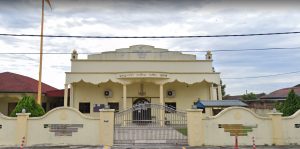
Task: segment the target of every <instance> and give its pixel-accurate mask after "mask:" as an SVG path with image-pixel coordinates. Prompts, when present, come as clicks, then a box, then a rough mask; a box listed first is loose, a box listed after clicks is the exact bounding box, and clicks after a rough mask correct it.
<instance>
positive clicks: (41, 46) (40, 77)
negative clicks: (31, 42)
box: [37, 0, 45, 105]
mask: <svg viewBox="0 0 300 149" xmlns="http://www.w3.org/2000/svg"><path fill="white" fill-rule="evenodd" d="M44 5H45V0H42V21H41V43H40V64H39V83H38V98H37V103H38V104H39V105H41V103H42V66H43V35H44Z"/></svg>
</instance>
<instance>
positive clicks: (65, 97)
mask: <svg viewBox="0 0 300 149" xmlns="http://www.w3.org/2000/svg"><path fill="white" fill-rule="evenodd" d="M67 106H68V84H65V94H64V107H67Z"/></svg>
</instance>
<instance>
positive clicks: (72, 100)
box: [70, 84, 74, 107]
mask: <svg viewBox="0 0 300 149" xmlns="http://www.w3.org/2000/svg"><path fill="white" fill-rule="evenodd" d="M70 107H74V87H73V84H70Z"/></svg>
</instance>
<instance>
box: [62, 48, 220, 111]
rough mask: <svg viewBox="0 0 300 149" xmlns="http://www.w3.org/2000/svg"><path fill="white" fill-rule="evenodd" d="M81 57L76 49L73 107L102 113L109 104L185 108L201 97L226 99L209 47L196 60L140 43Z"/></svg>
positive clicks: (69, 76)
mask: <svg viewBox="0 0 300 149" xmlns="http://www.w3.org/2000/svg"><path fill="white" fill-rule="evenodd" d="M77 57H78V54H77V52H76V51H75V50H74V51H73V54H72V59H71V72H66V83H65V84H66V85H65V90H66V91H65V92H67V89H68V86H69V85H70V92H71V93H70V106H71V107H75V108H76V109H79V110H80V111H81V112H82V113H85V114H87V115H91V116H98V114H99V109H101V108H103V107H104V106H105V105H109V106H110V107H112V108H114V109H116V110H117V111H119V110H124V109H128V108H131V107H132V106H133V105H136V104H143V103H152V104H160V105H166V106H170V107H172V108H175V109H182V110H186V109H190V108H192V106H193V105H194V103H195V102H196V101H197V100H198V99H199V98H200V99H202V100H222V95H221V85H220V73H219V72H215V71H214V69H213V65H212V62H213V60H212V54H211V53H210V52H207V54H206V58H205V59H204V60H197V59H196V55H191V54H182V53H181V52H175V51H168V50H167V49H160V48H155V47H153V46H148V45H135V46H130V47H129V48H123V49H117V50H116V51H110V52H103V53H100V54H92V55H88V57H87V59H78V58H77ZM65 104H67V100H66V98H65ZM217 106H218V105H217ZM210 109H211V108H210ZM206 113H207V114H209V115H212V110H206Z"/></svg>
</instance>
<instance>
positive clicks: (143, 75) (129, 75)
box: [118, 73, 168, 78]
mask: <svg viewBox="0 0 300 149" xmlns="http://www.w3.org/2000/svg"><path fill="white" fill-rule="evenodd" d="M118 78H168V75H167V74H165V73H122V74H119V75H118Z"/></svg>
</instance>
